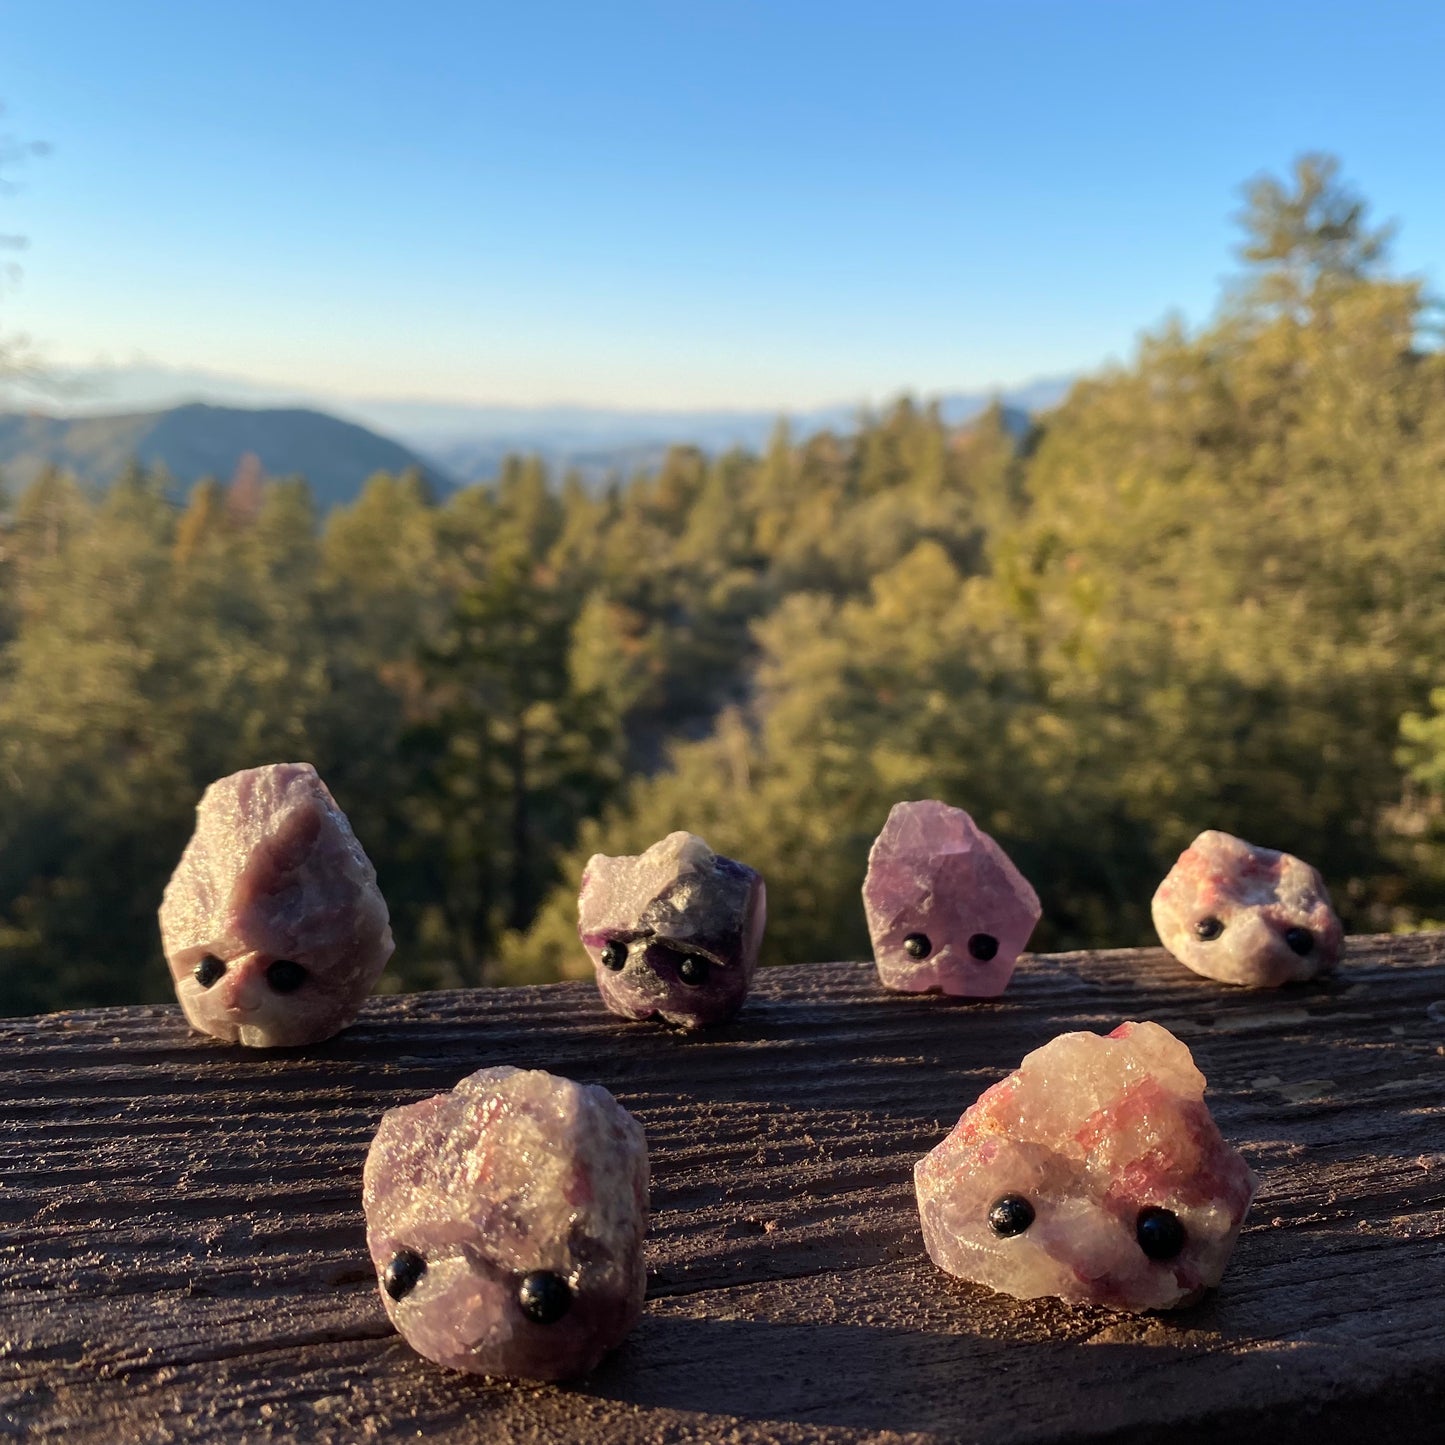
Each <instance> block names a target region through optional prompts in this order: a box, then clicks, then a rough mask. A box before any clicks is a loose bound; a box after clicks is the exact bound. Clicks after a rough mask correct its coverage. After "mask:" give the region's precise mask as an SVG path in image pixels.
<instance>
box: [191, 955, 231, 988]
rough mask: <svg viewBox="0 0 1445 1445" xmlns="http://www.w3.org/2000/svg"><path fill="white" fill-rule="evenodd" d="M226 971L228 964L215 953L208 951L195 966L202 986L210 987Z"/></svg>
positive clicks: (197, 977)
mask: <svg viewBox="0 0 1445 1445" xmlns="http://www.w3.org/2000/svg"><path fill="white" fill-rule="evenodd" d="M225 972H226V965H225V964H224V963H222V962H221V960H220V959H219V958H217V957H216V955H215V954H214V953H208V954H207V955H206V956H205V957H204V958H203V959H202V960H201V961H200V962H199V963H198V964H197V965H196V967H195V975H196V982H197V983H198V984H200V986H201V987H202V988H210V986H211V985H212V984H213V983H216V982H218V981H219V980H220V979H221V978H222V977H223V976H224V974H225Z"/></svg>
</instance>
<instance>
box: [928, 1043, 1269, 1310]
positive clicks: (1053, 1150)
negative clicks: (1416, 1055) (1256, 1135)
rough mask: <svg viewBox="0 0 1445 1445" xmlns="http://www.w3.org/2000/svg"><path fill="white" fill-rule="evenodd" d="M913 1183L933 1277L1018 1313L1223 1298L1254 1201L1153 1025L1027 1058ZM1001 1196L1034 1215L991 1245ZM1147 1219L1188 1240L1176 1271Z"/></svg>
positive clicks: (1198, 1079)
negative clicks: (1149, 1247) (1002, 1297)
mask: <svg viewBox="0 0 1445 1445" xmlns="http://www.w3.org/2000/svg"><path fill="white" fill-rule="evenodd" d="M914 1181H915V1185H916V1187H917V1192H918V1211H919V1216H920V1218H921V1220H922V1223H923V1237H924V1241H925V1243H926V1244H927V1246H928V1253H929V1255H930V1256H931V1257H932V1259H933V1261H934V1263H935V1264H937V1265H938V1266H939V1267H940V1268H941V1269H945V1270H947V1271H948V1273H950V1274H954V1275H958V1276H959V1277H960V1278H962V1279H967V1280H973V1281H974V1282H976V1283H978V1284H983V1285H987V1286H989V1288H990V1289H996V1290H1001V1291H1002V1292H1003V1293H1005V1294H1011V1295H1015V1296H1017V1297H1018V1298H1020V1299H1032V1298H1034V1297H1035V1296H1038V1295H1058V1296H1059V1297H1061V1298H1063V1299H1067V1300H1074V1301H1078V1302H1081V1303H1088V1304H1099V1305H1109V1306H1112V1307H1114V1308H1116V1309H1124V1310H1152V1309H1170V1308H1173V1307H1174V1306H1177V1305H1182V1304H1188V1303H1191V1302H1192V1301H1193V1300H1194V1299H1195V1298H1197V1297H1198V1296H1199V1295H1200V1294H1201V1293H1202V1292H1203V1291H1204V1290H1205V1289H1207V1288H1211V1287H1212V1286H1214V1285H1216V1284H1218V1282H1219V1277H1220V1275H1221V1274H1222V1273H1223V1272H1224V1266H1225V1264H1226V1262H1227V1261H1228V1259H1229V1255H1230V1252H1231V1250H1232V1249H1233V1248H1234V1241H1235V1239H1236V1237H1237V1236H1238V1234H1239V1228H1240V1225H1241V1224H1242V1223H1243V1221H1244V1215H1245V1211H1246V1210H1247V1209H1248V1208H1249V1202H1250V1200H1251V1198H1253V1195H1254V1188H1255V1179H1254V1176H1253V1174H1252V1173H1251V1172H1250V1170H1249V1167H1248V1166H1247V1165H1246V1164H1245V1162H1244V1160H1243V1159H1242V1158H1241V1157H1240V1155H1239V1154H1238V1152H1237V1151H1236V1150H1234V1149H1232V1148H1231V1147H1230V1146H1229V1145H1228V1144H1226V1143H1225V1142H1224V1140H1223V1138H1221V1137H1220V1133H1219V1130H1218V1128H1217V1127H1216V1125H1215V1123H1214V1120H1213V1118H1212V1116H1211V1115H1210V1113H1209V1110H1208V1108H1207V1107H1206V1106H1205V1104H1204V1076H1203V1075H1202V1074H1200V1072H1199V1070H1198V1069H1196V1068H1195V1067H1194V1060H1193V1059H1192V1058H1191V1057H1190V1053H1189V1050H1188V1049H1187V1048H1186V1047H1185V1046H1184V1045H1183V1044H1182V1043H1180V1041H1179V1040H1178V1039H1177V1038H1175V1037H1174V1035H1173V1034H1171V1033H1170V1032H1169V1031H1168V1030H1167V1029H1165V1028H1162V1027H1161V1026H1160V1025H1158V1024H1154V1023H1126V1024H1121V1025H1120V1026H1119V1027H1118V1028H1117V1029H1115V1030H1114V1032H1113V1033H1112V1034H1110V1035H1109V1036H1108V1037H1107V1038H1105V1037H1101V1036H1100V1035H1098V1034H1090V1033H1072V1034H1061V1035H1059V1037H1057V1038H1055V1039H1053V1040H1052V1041H1051V1042H1049V1043H1047V1044H1045V1045H1044V1046H1043V1048H1041V1049H1036V1050H1034V1052H1033V1053H1031V1054H1029V1055H1028V1056H1027V1057H1026V1058H1025V1059H1024V1061H1023V1063H1022V1064H1021V1065H1020V1066H1019V1068H1018V1069H1017V1071H1016V1072H1014V1073H1012V1074H1010V1075H1009V1076H1008V1077H1007V1078H1006V1079H1004V1080H1003V1081H1002V1082H1000V1083H998V1084H995V1085H994V1086H993V1087H992V1088H991V1089H989V1090H988V1091H987V1092H986V1093H984V1094H983V1095H982V1097H980V1098H979V1100H978V1102H977V1103H975V1104H974V1105H973V1107H972V1108H970V1109H969V1110H968V1111H967V1112H966V1113H965V1114H964V1115H963V1117H962V1118H961V1119H960V1120H959V1121H958V1125H957V1127H956V1128H955V1129H954V1131H953V1132H952V1133H951V1134H950V1135H949V1136H948V1138H947V1139H945V1140H944V1141H943V1143H941V1144H940V1145H939V1146H938V1147H937V1148H936V1149H934V1150H933V1152H932V1153H931V1154H928V1155H926V1156H925V1157H924V1158H923V1159H921V1160H920V1161H919V1162H918V1165H917V1167H916V1168H915V1170H914ZM1008 1196H1018V1197H1020V1198H1022V1199H1024V1200H1026V1201H1027V1203H1028V1206H1029V1208H1030V1209H1031V1210H1032V1212H1033V1216H1034V1217H1033V1221H1032V1223H1031V1224H1029V1225H1028V1227H1027V1228H1025V1229H1024V1230H1022V1232H1020V1233H1015V1234H1012V1235H1007V1236H1001V1235H1000V1234H999V1233H998V1232H997V1231H996V1230H995V1229H994V1227H993V1226H992V1225H991V1223H990V1212H991V1210H992V1209H993V1208H994V1206H995V1205H996V1204H997V1203H998V1201H1000V1200H1001V1199H1004V1198H1006V1197H1008ZM1145 1210H1167V1211H1169V1213H1170V1214H1171V1215H1173V1216H1174V1219H1175V1221H1176V1222H1177V1225H1178V1226H1182V1235H1181V1236H1179V1238H1180V1240H1181V1242H1182V1247H1181V1248H1180V1249H1179V1250H1178V1252H1177V1253H1175V1254H1174V1255H1173V1256H1172V1257H1170V1258H1164V1259H1159V1258H1151V1257H1150V1256H1149V1255H1148V1254H1146V1252H1145V1249H1144V1247H1143V1246H1142V1245H1141V1238H1140V1215H1141V1211H1145ZM1147 1228H1148V1226H1147V1224H1146V1225H1145V1230H1146V1232H1147Z"/></svg>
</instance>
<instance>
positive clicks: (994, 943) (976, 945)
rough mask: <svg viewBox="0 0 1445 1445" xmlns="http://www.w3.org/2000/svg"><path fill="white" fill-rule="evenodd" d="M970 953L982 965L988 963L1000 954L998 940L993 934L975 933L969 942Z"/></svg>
mask: <svg viewBox="0 0 1445 1445" xmlns="http://www.w3.org/2000/svg"><path fill="white" fill-rule="evenodd" d="M968 951H969V952H970V953H971V954H972V955H973V956H974V957H975V958H976V959H978V961H979V962H980V963H987V962H988V961H989V959H991V958H992V957H993V956H994V955H995V954H996V953H997V952H998V939H996V938H995V937H994V936H993V934H991V933H975V934H974V935H973V937H972V938H970V939H969V940H968Z"/></svg>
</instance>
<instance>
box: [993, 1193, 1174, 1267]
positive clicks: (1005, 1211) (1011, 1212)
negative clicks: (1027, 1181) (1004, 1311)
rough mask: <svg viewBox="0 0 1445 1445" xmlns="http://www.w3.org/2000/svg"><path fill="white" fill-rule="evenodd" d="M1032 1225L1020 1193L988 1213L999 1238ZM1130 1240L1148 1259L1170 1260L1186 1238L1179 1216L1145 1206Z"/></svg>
mask: <svg viewBox="0 0 1445 1445" xmlns="http://www.w3.org/2000/svg"><path fill="white" fill-rule="evenodd" d="M1033 1222H1034V1207H1033V1205H1032V1204H1030V1203H1029V1202H1028V1200H1027V1199H1025V1198H1024V1197H1023V1195H1022V1194H1005V1195H1004V1196H1003V1197H1002V1198H1001V1199H996V1200H994V1202H993V1205H992V1206H991V1208H990V1209H989V1211H988V1227H989V1228H990V1229H991V1230H993V1232H994V1233H995V1234H996V1235H998V1236H999V1238H1000V1239H1011V1238H1013V1236H1014V1235H1016V1234H1022V1233H1023V1232H1024V1230H1026V1229H1027V1228H1028V1227H1029V1225H1031V1224H1032V1223H1033ZM1134 1237H1135V1239H1137V1240H1138V1241H1139V1248H1140V1249H1142V1250H1143V1251H1144V1254H1145V1255H1146V1256H1147V1257H1148V1258H1149V1259H1155V1260H1166V1259H1173V1258H1175V1256H1176V1255H1178V1254H1179V1253H1180V1252H1181V1251H1182V1250H1183V1248H1184V1245H1185V1243H1186V1240H1187V1236H1186V1235H1185V1233H1184V1226H1183V1225H1182V1224H1181V1223H1180V1222H1179V1216H1178V1215H1177V1214H1175V1212H1174V1211H1173V1210H1172V1209H1160V1208H1159V1207H1158V1206H1157V1205H1152V1204H1151V1205H1149V1206H1148V1207H1147V1208H1145V1209H1141V1210H1140V1211H1139V1216H1138V1218H1137V1219H1136V1220H1135V1221H1134Z"/></svg>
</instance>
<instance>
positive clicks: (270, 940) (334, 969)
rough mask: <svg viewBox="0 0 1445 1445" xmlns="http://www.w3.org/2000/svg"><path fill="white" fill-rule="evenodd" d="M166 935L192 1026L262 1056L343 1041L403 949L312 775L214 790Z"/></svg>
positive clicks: (184, 858) (200, 814) (354, 845)
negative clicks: (340, 1035)
mask: <svg viewBox="0 0 1445 1445" xmlns="http://www.w3.org/2000/svg"><path fill="white" fill-rule="evenodd" d="M160 924H161V942H162V945H163V947H164V949H165V955H166V961H167V962H168V963H169V964H170V969H171V976H172V978H173V979H174V980H175V985H176V997H177V998H178V999H179V1000H180V1003H181V1007H182V1008H183V1009H184V1010H185V1014H186V1017H187V1018H188V1019H189V1020H190V1021H191V1023H192V1024H193V1025H194V1026H195V1027H196V1028H198V1029H201V1030H203V1031H204V1032H205V1033H208V1034H213V1035H214V1036H215V1037H216V1038H218V1039H226V1040H228V1041H229V1042H231V1043H235V1042H238V1041H239V1042H240V1043H243V1044H250V1045H254V1046H258V1047H269V1046H272V1045H295V1044H310V1043H316V1042H318V1041H320V1040H321V1039H326V1038H330V1037H331V1035H332V1034H334V1033H336V1032H338V1030H340V1029H343V1028H345V1027H346V1025H347V1024H349V1023H350V1022H351V1020H352V1019H354V1018H355V1017H356V1013H357V1010H358V1009H359V1008H360V1007H361V1003H362V1000H363V999H364V998H365V997H366V996H367V994H369V993H370V992H371V989H372V986H373V984H375V982H376V980H377V978H378V977H379V976H380V974H381V971H382V969H384V968H385V967H386V961H387V959H388V958H390V957H391V953H392V948H393V944H392V938H391V928H390V926H389V922H388V917H387V909H386V900H385V899H383V898H382V896H381V891H380V889H378V888H377V886H376V871H375V869H373V868H372V866H371V862H370V860H369V859H368V858H367V856H366V854H365V853H364V852H362V849H361V844H360V843H358V842H357V841H356V837H355V835H354V834H353V833H352V831H351V825H350V824H349V823H348V822H347V821H346V815H345V814H344V813H343V812H342V811H341V809H340V808H338V807H337V806H336V802H335V799H333V798H332V796H331V794H330V793H329V792H328V791H327V789H326V785H325V784H324V783H323V782H322V781H321V779H320V778H319V777H317V775H316V769H315V768H313V767H312V766H311V764H310V763H274V764H272V765H270V766H269V767H263V768H249V769H247V770H246V771H244V772H239V773H232V774H231V775H230V777H226V778H222V779H220V780H219V781H218V782H215V783H212V784H211V786H210V787H209V788H207V789H206V791H205V795H204V796H203V797H202V798H201V802H200V806H199V807H198V808H197V809H196V831H195V833H194V834H193V835H192V837H191V840H190V842H189V843H188V844H187V845H186V850H185V852H184V853H183V854H182V855H181V861H180V863H179V864H178V865H177V866H176V871H175V873H174V874H173V875H172V876H171V880H170V882H169V883H168V884H167V885H166V890H165V896H164V899H163V901H162V903H161V908H160Z"/></svg>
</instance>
